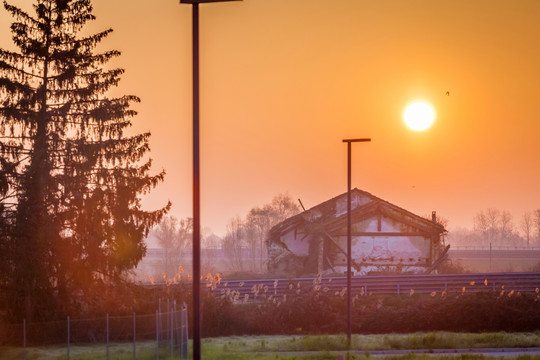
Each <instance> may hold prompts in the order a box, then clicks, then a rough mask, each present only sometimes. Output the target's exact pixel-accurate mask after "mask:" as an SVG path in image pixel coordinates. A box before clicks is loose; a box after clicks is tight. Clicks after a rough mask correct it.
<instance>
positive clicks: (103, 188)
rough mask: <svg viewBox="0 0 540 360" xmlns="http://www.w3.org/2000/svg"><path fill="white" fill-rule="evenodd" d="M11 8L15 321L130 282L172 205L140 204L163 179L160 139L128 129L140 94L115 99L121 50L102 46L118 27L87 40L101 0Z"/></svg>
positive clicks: (6, 120)
mask: <svg viewBox="0 0 540 360" xmlns="http://www.w3.org/2000/svg"><path fill="white" fill-rule="evenodd" d="M4 7H5V9H6V10H7V11H8V12H9V13H10V14H11V15H12V16H13V17H14V18H15V22H14V23H13V24H12V25H11V31H12V37H13V41H14V43H15V45H16V47H17V48H18V51H15V52H13V51H7V50H4V49H0V161H1V166H2V168H1V170H0V199H1V202H0V211H1V216H2V220H1V222H0V226H1V229H0V234H1V236H2V237H1V239H0V242H1V243H0V251H3V254H2V255H0V256H3V259H1V260H2V261H3V266H2V267H0V271H2V272H3V274H1V275H2V276H1V278H2V279H4V281H5V284H3V285H4V286H5V287H6V289H7V292H6V294H7V300H8V309H9V310H10V315H11V317H12V319H14V320H21V319H22V318H23V317H24V318H26V319H27V320H28V321H32V320H42V319H51V318H55V317H58V316H64V315H65V314H66V313H73V312H74V311H76V310H77V309H78V308H81V306H83V305H84V306H88V302H91V301H94V300H96V298H97V297H99V291H100V290H98V289H102V286H104V285H107V284H115V283H118V282H119V281H123V280H125V279H126V275H127V274H128V273H129V271H130V270H131V269H133V268H134V267H135V266H136V265H137V263H138V262H139V261H140V260H141V258H142V257H143V255H144V253H145V250H146V249H145V246H144V242H143V238H144V237H145V236H146V235H147V233H148V230H149V228H151V227H152V226H153V225H154V224H156V223H157V222H159V220H160V219H161V217H162V216H163V215H164V214H165V213H166V212H167V211H168V209H169V207H170V204H167V205H166V206H165V207H163V208H161V209H159V210H156V211H150V212H149V211H144V210H143V209H142V208H141V203H140V196H141V195H142V194H144V193H147V192H149V191H150V190H151V189H152V188H154V187H155V186H156V185H157V184H158V183H159V182H161V181H163V178H164V172H163V171H162V172H160V173H158V174H155V175H151V174H150V170H151V160H150V159H148V158H147V155H148V152H149V150H150V149H149V137H150V134H149V133H143V134H136V135H128V134H126V130H127V129H128V128H129V127H130V126H131V119H132V118H133V116H135V115H136V112H135V111H134V110H133V109H131V104H132V103H134V102H139V99H138V98H137V97H136V96H122V97H114V98H113V97H110V96H108V90H109V89H111V87H114V86H116V85H117V84H118V82H119V80H120V76H121V75H122V73H123V72H124V70H123V69H108V68H107V67H106V65H107V63H108V61H109V60H110V59H112V58H114V57H117V56H119V55H120V53H119V52H118V51H115V50H112V51H106V52H97V51H96V46H97V45H98V44H99V43H100V42H101V41H102V40H103V39H105V38H106V37H107V36H108V35H109V34H110V33H111V32H112V30H111V29H108V30H105V31H102V32H99V33H96V34H93V35H90V36H82V35H81V30H82V29H83V27H84V25H85V24H86V23H87V22H88V21H92V20H94V19H95V17H94V15H93V14H92V5H91V2H90V0H35V3H34V5H33V9H34V13H32V14H31V13H30V12H25V11H23V10H22V9H20V8H18V7H17V6H14V5H11V4H9V3H7V2H6V1H4ZM84 302H86V304H84Z"/></svg>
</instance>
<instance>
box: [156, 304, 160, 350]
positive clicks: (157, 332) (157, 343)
mask: <svg viewBox="0 0 540 360" xmlns="http://www.w3.org/2000/svg"><path fill="white" fill-rule="evenodd" d="M156 360H159V310H156Z"/></svg>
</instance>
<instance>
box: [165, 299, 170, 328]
mask: <svg viewBox="0 0 540 360" xmlns="http://www.w3.org/2000/svg"><path fill="white" fill-rule="evenodd" d="M170 312H171V308H170V301H169V299H168V298H167V316H166V319H167V327H166V328H165V331H166V334H167V336H168V337H169V338H170V337H171V334H170V333H169V330H170V324H169V321H171V319H170V314H169V313H170Z"/></svg>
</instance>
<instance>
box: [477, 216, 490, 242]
mask: <svg viewBox="0 0 540 360" xmlns="http://www.w3.org/2000/svg"><path fill="white" fill-rule="evenodd" d="M473 224H474V231H476V232H478V233H479V234H480V236H481V239H482V244H481V245H482V246H485V245H486V244H487V243H489V241H490V239H489V222H488V219H487V217H486V214H485V213H484V212H483V211H480V212H479V213H478V214H476V215H475V217H474V219H473Z"/></svg>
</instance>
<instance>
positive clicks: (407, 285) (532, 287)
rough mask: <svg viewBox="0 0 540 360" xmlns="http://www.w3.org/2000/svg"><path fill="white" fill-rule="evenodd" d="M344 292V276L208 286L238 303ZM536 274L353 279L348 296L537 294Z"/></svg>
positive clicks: (539, 283)
mask: <svg viewBox="0 0 540 360" xmlns="http://www.w3.org/2000/svg"><path fill="white" fill-rule="evenodd" d="M315 286H318V288H317V289H316V290H317V291H321V290H322V291H325V292H328V291H330V292H333V293H335V292H341V291H343V292H344V291H346V287H347V278H346V277H322V278H294V279H259V280H231V281H224V280H222V281H221V282H220V283H218V284H214V286H212V287H211V291H212V292H213V293H214V294H216V295H221V294H232V295H233V296H235V298H236V299H238V300H244V299H246V300H249V301H253V300H256V299H257V298H262V297H263V295H266V296H269V295H273V296H283V295H284V294H293V293H294V292H298V293H300V292H302V293H306V292H310V291H311V292H312V291H314V288H315ZM539 288H540V272H534V273H532V272H528V273H477V274H442V275H386V276H354V277H353V278H352V293H353V294H354V295H356V294H358V295H371V294H378V295H382V294H384V295H400V294H410V292H411V291H413V292H414V293H423V294H429V293H434V292H435V293H438V292H442V291H445V292H447V293H452V292H453V293H456V292H464V291H466V292H480V291H501V290H505V291H512V290H513V291H514V292H538V291H539V290H538V289H539Z"/></svg>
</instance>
